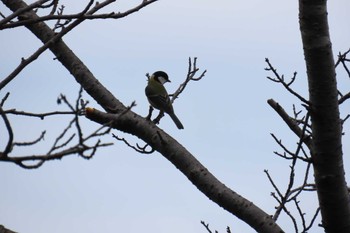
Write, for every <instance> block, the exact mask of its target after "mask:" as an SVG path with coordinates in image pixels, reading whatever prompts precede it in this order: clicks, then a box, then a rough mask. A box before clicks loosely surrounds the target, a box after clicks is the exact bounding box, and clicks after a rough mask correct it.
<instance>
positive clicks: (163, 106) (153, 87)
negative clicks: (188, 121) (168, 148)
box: [145, 71, 184, 129]
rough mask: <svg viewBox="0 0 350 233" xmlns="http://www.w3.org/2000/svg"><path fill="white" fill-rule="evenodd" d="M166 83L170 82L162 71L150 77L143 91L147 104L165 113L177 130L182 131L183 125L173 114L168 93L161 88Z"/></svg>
mask: <svg viewBox="0 0 350 233" xmlns="http://www.w3.org/2000/svg"><path fill="white" fill-rule="evenodd" d="M166 82H170V80H169V77H168V75H167V73H165V72H164V71H156V72H154V73H153V74H152V75H151V77H150V78H149V79H148V85H147V87H146V89H145V92H146V96H147V99H148V102H149V103H150V104H151V105H152V107H154V108H156V109H159V110H160V111H161V112H166V113H167V114H168V115H169V116H170V117H171V119H172V120H173V121H174V123H175V124H176V126H177V128H178V129H183V128H184V127H183V125H182V124H181V122H180V120H179V118H177V116H176V115H175V113H174V108H173V105H172V104H171V101H170V98H169V95H168V92H167V91H166V89H165V87H164V86H163V84H164V83H166Z"/></svg>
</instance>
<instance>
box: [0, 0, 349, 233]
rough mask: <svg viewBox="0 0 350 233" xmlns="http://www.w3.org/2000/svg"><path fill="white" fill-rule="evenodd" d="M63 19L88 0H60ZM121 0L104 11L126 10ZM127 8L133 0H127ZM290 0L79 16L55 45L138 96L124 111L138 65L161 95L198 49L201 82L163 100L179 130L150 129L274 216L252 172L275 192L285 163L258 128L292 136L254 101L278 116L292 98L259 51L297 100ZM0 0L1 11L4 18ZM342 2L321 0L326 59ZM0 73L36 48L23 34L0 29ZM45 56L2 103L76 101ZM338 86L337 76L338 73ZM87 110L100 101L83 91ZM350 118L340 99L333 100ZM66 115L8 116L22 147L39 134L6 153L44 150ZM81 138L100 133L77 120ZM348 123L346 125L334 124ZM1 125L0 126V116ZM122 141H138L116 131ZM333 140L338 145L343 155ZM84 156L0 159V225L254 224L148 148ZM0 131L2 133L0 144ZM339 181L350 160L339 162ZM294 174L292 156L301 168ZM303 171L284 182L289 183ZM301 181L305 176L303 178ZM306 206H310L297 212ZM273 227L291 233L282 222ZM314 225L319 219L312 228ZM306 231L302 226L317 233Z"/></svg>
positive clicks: (142, 104)
mask: <svg viewBox="0 0 350 233" xmlns="http://www.w3.org/2000/svg"><path fill="white" fill-rule="evenodd" d="M61 2H62V3H64V4H65V6H66V10H67V13H68V12H69V13H73V12H76V10H77V9H83V4H84V3H85V2H87V1H82V0H81V1H74V3H71V2H72V1H67V0H66V1H61ZM125 2H126V1H121V3H120V5H118V4H116V5H114V6H115V7H114V8H113V11H116V12H117V11H122V10H123V9H127V5H126V4H125ZM133 2H137V1H133ZM297 4H298V1H278V0H268V1H259V0H253V1H228V0H220V1H215V2H214V1H203V0H202V1H200V0H193V1H188V0H178V1H166V0H160V1H158V2H156V3H154V4H151V5H150V6H148V7H146V8H145V9H143V10H141V11H139V12H137V13H135V14H133V15H131V16H129V17H127V18H123V19H120V20H97V21H87V22H84V23H83V24H82V25H80V26H79V27H78V28H76V29H75V30H74V31H72V32H71V33H70V34H68V35H67V36H66V37H64V41H65V42H66V43H67V45H68V46H69V47H70V48H71V49H72V50H73V51H74V52H75V53H76V54H77V55H78V56H79V57H80V59H81V60H82V61H83V62H84V63H85V64H86V65H87V66H88V67H89V69H90V70H91V71H92V73H93V74H94V75H95V77H96V78H98V79H99V81H100V82H101V83H102V84H103V85H105V86H106V87H108V89H109V90H110V91H111V92H112V93H114V95H115V96H116V97H117V98H118V99H119V100H121V101H122V102H123V103H124V104H125V105H129V104H130V103H131V102H132V101H134V100H135V101H136V103H137V106H136V107H135V108H133V111H135V112H136V113H138V114H140V115H142V116H146V115H147V113H148V102H147V99H146V97H145V95H144V88H145V85H146V77H145V74H146V73H152V72H154V71H156V70H164V71H166V72H167V73H168V74H169V77H170V79H171V81H172V82H171V83H169V84H167V85H166V88H167V89H168V91H169V92H170V93H171V92H173V91H174V90H175V89H176V88H177V87H178V85H179V84H180V83H181V82H182V81H183V80H184V78H185V75H186V72H187V68H188V67H187V64H188V57H194V56H196V57H198V63H197V66H198V67H199V68H200V69H201V70H204V69H207V74H206V76H205V77H204V79H203V80H201V81H200V82H193V83H190V85H189V86H188V88H187V89H186V90H185V92H184V93H183V94H182V95H181V96H180V98H179V99H177V100H176V101H175V103H174V108H175V112H176V114H177V116H178V117H179V118H180V119H181V121H182V123H183V124H184V126H185V129H184V130H181V131H180V130H178V129H177V128H176V126H175V125H174V124H173V122H172V121H171V120H170V118H169V117H168V116H165V118H163V119H162V121H161V124H160V127H161V128H162V129H164V130H165V131H166V132H168V133H169V134H170V135H172V136H173V137H174V138H175V139H177V140H178V141H179V142H180V143H181V144H182V145H184V146H185V147H186V148H187V149H188V150H189V151H190V152H191V153H192V154H193V155H194V156H195V157H196V158H197V159H198V160H199V161H200V162H201V163H203V164H204V165H205V166H206V167H207V168H208V169H209V170H210V171H211V172H212V173H213V174H214V175H215V176H216V177H217V178H218V179H220V180H221V181H222V182H223V183H225V184H226V185H227V186H229V187H230V188H231V189H233V190H234V191H236V192H238V193H239V194H240V195H242V196H244V197H246V198H247V199H249V200H250V201H252V202H254V203H255V204H256V205H258V206H259V207H260V208H262V209H263V210H264V211H265V212H267V213H269V214H273V213H274V206H275V205H276V202H275V201H274V200H273V198H272V197H271V196H270V193H271V192H272V191H274V190H273V188H272V186H271V185H270V183H269V182H268V179H267V177H266V176H265V174H264V172H263V170H264V169H268V170H269V172H270V174H271V175H272V176H273V177H274V178H275V180H276V183H277V184H278V185H279V186H280V188H281V189H282V190H283V191H284V190H285V188H286V185H287V179H288V177H289V163H288V162H287V161H284V160H282V159H280V158H278V157H277V156H275V155H274V154H273V151H280V152H281V149H280V148H279V147H278V145H276V144H275V143H274V141H273V139H272V138H271V136H270V133H275V135H276V136H277V137H279V138H281V139H282V140H283V142H284V143H285V144H286V145H287V146H289V148H290V149H291V150H295V148H296V142H297V139H296V137H295V136H294V135H293V133H292V132H290V131H289V130H288V127H287V126H286V125H285V124H284V123H283V121H282V120H281V119H280V118H279V117H278V116H277V114H276V113H275V112H274V111H273V110H272V109H271V108H270V107H269V106H268V104H267V103H266V101H267V99H269V98H273V99H275V100H276V101H277V102H279V103H280V104H281V105H282V106H283V107H284V108H285V109H286V111H288V112H289V113H292V104H293V103H295V104H296V107H297V108H298V109H300V110H301V109H302V107H301V106H300V103H299V102H298V100H297V99H296V98H294V97H293V96H291V95H290V94H289V93H288V92H287V91H285V90H284V89H283V88H282V87H281V86H279V85H278V84H276V83H272V82H271V81H269V80H267V79H266V76H267V75H272V74H270V73H268V72H266V71H265V70H264V68H265V67H266V64H265V62H264V59H265V57H268V58H269V59H270V61H271V62H272V64H273V65H274V66H275V68H277V70H278V71H279V72H280V73H281V74H284V75H285V77H291V76H292V74H293V72H294V71H297V72H298V76H297V81H296V83H295V84H294V85H293V87H294V88H295V90H296V91H297V92H299V93H300V94H302V95H304V96H305V97H306V98H308V94H307V87H306V86H305V84H306V75H305V64H304V58H303V51H302V44H301V37H300V32H299V25H298V5H297ZM4 8H5V7H4V6H3V5H2V4H0V11H1V12H2V13H7V12H8V11H7V10H4ZM349 8H350V2H349V1H347V0H338V1H329V23H330V31H331V39H332V43H333V51H334V54H335V55H337V54H338V52H339V51H342V52H344V51H346V50H347V49H349V47H350V44H349V41H350V40H349V39H350V29H349V25H348V22H349V16H348V9H349ZM0 33H1V34H0V41H1V42H2V43H0V51H2V52H1V53H0V60H1V61H2V62H1V64H0V75H1V79H3V78H4V77H6V76H7V75H8V74H9V73H10V72H11V71H12V70H13V69H14V68H15V67H16V66H17V65H18V64H19V62H20V59H21V57H28V56H29V55H31V54H32V53H33V52H34V51H36V49H37V48H38V47H39V46H40V42H39V41H38V39H37V38H35V37H34V36H33V35H32V34H31V33H30V32H28V31H27V30H26V29H15V30H3V31H1V32H0ZM53 58H54V56H53V55H52V53H51V52H45V53H44V54H43V55H42V56H41V57H40V58H39V59H38V60H36V61H35V62H33V63H32V64H30V65H29V66H28V67H27V68H26V69H25V70H24V71H23V72H21V73H20V75H19V76H18V77H17V78H16V79H15V80H14V81H13V82H11V83H10V84H9V85H8V86H7V87H6V88H5V89H4V90H3V91H2V92H0V99H2V98H3V97H4V95H5V94H6V92H10V93H11V95H10V97H9V99H8V101H7V102H6V104H5V106H4V109H10V108H16V109H17V110H23V111H32V112H37V113H39V112H49V111H54V110H62V111H63V110H67V108H66V107H65V106H63V105H59V106H57V104H56V99H57V96H59V94H60V93H63V94H65V95H66V96H67V97H68V98H70V99H71V100H72V101H74V100H75V98H76V96H77V94H78V90H79V86H78V84H77V83H76V82H75V80H74V79H73V77H72V76H71V75H70V74H69V72H67V70H65V69H64V68H63V67H62V65H61V64H60V63H59V62H57V61H56V60H53ZM338 78H339V84H340V85H341V86H340V89H342V90H348V88H347V87H348V86H349V80H348V79H347V78H346V76H344V75H343V73H342V72H339V73H338ZM85 99H87V100H90V105H89V106H90V107H94V108H97V109H101V107H99V106H98V105H97V104H96V103H95V102H94V101H93V100H92V98H91V97H89V96H87V95H86V94H85ZM341 111H342V112H341V113H342V116H345V115H346V114H348V113H349V104H345V105H344V106H342V108H341ZM69 119H70V118H65V117H64V118H63V117H59V118H56V117H51V118H47V119H46V120H45V121H41V120H39V119H27V118H24V117H13V116H12V117H10V120H11V123H12V125H13V129H14V132H15V141H29V140H32V139H34V138H36V137H37V136H38V135H40V133H41V132H42V131H43V130H47V134H46V136H45V140H44V141H43V142H41V143H40V144H38V145H36V146H34V147H26V148H20V149H17V150H15V151H14V153H16V154H18V155H30V154H35V153H45V152H46V151H47V150H48V148H50V146H51V145H52V143H53V140H54V139H55V138H56V137H57V135H58V134H59V133H60V132H61V131H62V130H63V129H64V127H65V126H66V124H67V121H68V120H69ZM81 121H82V122H83V125H84V127H85V130H86V132H89V131H92V130H94V129H95V128H96V127H98V126H97V125H96V124H95V123H92V122H90V121H89V120H87V119H85V118H81ZM345 127H346V128H348V127H349V124H346V125H345ZM0 130H1V131H2V132H5V131H4V130H5V128H4V124H3V122H2V121H1V123H0ZM113 133H114V134H117V135H120V136H125V137H126V138H127V139H129V140H130V141H131V142H139V141H138V140H136V139H135V138H133V137H131V136H130V135H124V134H121V133H119V132H118V131H116V130H115V131H113ZM348 140H349V137H348V136H347V135H345V136H344V153H345V154H346V155H347V154H348V153H349V149H350V148H349V143H346V142H347V141H348ZM104 141H105V142H114V143H115V144H114V145H113V146H111V147H109V148H105V149H101V150H100V151H98V153H97V154H96V155H95V157H94V158H93V159H91V160H84V159H82V158H79V157H78V156H76V155H73V156H70V157H66V158H64V159H62V160H60V161H52V162H47V163H45V164H44V165H43V166H42V167H40V168H39V169H36V170H24V169H22V168H20V167H18V166H16V165H13V164H9V163H0V176H1V177H2V185H1V187H2V188H1V189H2V191H1V193H2V194H1V198H0V224H3V225H4V226H6V227H8V228H9V229H12V230H14V231H17V232H21V233H47V232H50V233H58V232H67V233H76V232H84V233H93V232H105V233H109V232H110V233H112V232H125V233H136V232H157V233H163V232H164V233H173V232H191V233H203V232H206V230H205V229H204V227H203V226H202V225H201V224H200V221H201V220H204V221H205V222H207V223H209V224H210V227H211V229H212V230H213V231H214V230H218V231H219V232H220V233H222V232H225V229H226V226H230V227H231V230H232V232H246V233H249V232H254V230H253V229H251V228H250V227H249V226H248V225H246V224H245V223H243V222H241V221H240V220H239V219H237V218H236V217H235V216H232V215H231V214H230V213H228V212H226V211H225V210H223V209H222V208H220V207H219V206H217V205H216V204H215V203H213V202H212V201H210V200H209V199H208V198H207V197H205V196H204V195H203V194H202V193H201V192H199V191H198V190H197V189H196V187H194V186H193V185H192V184H191V183H190V182H189V181H188V180H187V178H186V177H185V176H184V175H182V174H181V173H180V172H179V171H178V170H177V169H176V168H175V167H174V166H173V165H172V164H171V163H170V162H169V161H167V160H166V159H165V158H164V157H162V156H161V155H160V154H159V153H153V154H151V155H142V154H138V153H136V152H135V151H133V150H132V149H130V148H128V147H126V146H125V145H124V144H123V143H121V142H118V141H115V140H114V139H113V138H112V136H108V137H105V138H104ZM6 142H7V134H6V133H2V134H1V140H0V146H1V148H2V149H1V150H3V148H4V146H5V145H6ZM344 160H345V162H344V164H345V167H346V169H347V170H346V171H347V179H348V181H349V179H350V176H349V164H350V161H349V156H344ZM299 165H300V166H298V168H300V170H302V169H303V164H302V163H299ZM302 178H303V177H302V176H297V178H296V181H297V182H299V183H300V182H301V180H302ZM310 178H311V179H312V176H311V177H310ZM316 203H317V200H316V196H315V194H305V196H303V199H302V200H301V205H302V206H303V207H304V208H305V211H307V216H306V218H307V219H308V220H309V219H310V218H311V216H312V214H313V210H314V209H315V207H316ZM309 210H310V211H309ZM278 223H279V224H280V226H281V227H282V228H283V229H284V230H285V231H286V232H292V231H293V227H292V224H291V221H290V219H288V218H286V217H285V215H283V214H282V215H281V217H280V219H279V221H278ZM317 223H318V222H317ZM320 231H321V230H320V229H319V228H318V227H317V226H316V227H314V228H313V230H312V231H310V233H313V232H320Z"/></svg>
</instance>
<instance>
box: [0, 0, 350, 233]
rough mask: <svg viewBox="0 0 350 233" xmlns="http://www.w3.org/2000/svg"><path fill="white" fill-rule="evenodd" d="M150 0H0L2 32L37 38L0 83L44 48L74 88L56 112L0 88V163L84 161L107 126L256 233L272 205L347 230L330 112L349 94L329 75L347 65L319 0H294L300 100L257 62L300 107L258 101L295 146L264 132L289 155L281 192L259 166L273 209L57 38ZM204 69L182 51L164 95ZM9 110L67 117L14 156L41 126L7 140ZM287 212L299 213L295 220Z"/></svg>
mask: <svg viewBox="0 0 350 233" xmlns="http://www.w3.org/2000/svg"><path fill="white" fill-rule="evenodd" d="M154 2H156V0H143V1H140V3H139V4H138V5H136V6H134V7H133V8H131V9H129V10H126V11H125V12H103V13H100V12H101V11H103V10H104V9H106V8H105V7H106V6H109V7H110V6H112V5H113V4H115V0H105V1H101V2H95V1H94V0H90V1H89V2H88V3H87V4H86V5H85V6H83V7H82V10H81V11H80V12H78V13H76V14H65V11H64V7H63V6H61V5H60V4H59V0H39V1H36V2H34V3H32V4H30V5H27V4H26V3H25V2H24V1H22V0H2V3H3V4H4V5H6V6H7V7H8V9H10V10H11V11H12V12H13V13H12V14H8V15H6V14H4V13H2V12H1V16H2V18H3V19H2V20H1V21H0V29H1V30H11V29H14V28H17V27H25V28H27V29H28V30H29V31H31V32H32V33H33V34H34V35H35V36H36V37H37V38H38V39H39V40H41V42H42V44H43V45H42V46H41V47H40V48H38V49H37V50H36V52H34V53H33V54H32V55H31V56H29V57H28V58H23V59H22V60H21V62H20V63H19V64H18V66H17V67H16V68H15V69H14V70H13V72H11V73H10V74H9V75H8V76H7V77H5V78H2V80H1V81H0V90H2V89H3V88H4V87H5V86H6V85H7V84H8V83H10V82H12V81H13V80H14V79H15V78H16V77H17V75H18V74H19V73H20V72H21V71H22V70H23V69H25V68H26V66H27V65H28V64H30V63H31V62H32V61H34V60H36V59H37V58H38V57H39V56H40V55H41V54H42V53H43V52H44V51H46V50H50V51H51V52H52V53H53V54H54V56H55V58H56V59H57V60H58V61H59V62H60V63H61V64H62V65H63V66H64V67H65V68H66V69H67V70H68V71H69V72H70V73H71V74H72V78H74V79H75V81H76V82H77V83H79V84H80V85H81V87H82V88H81V90H80V91H79V94H78V97H77V99H76V100H74V101H71V100H68V99H67V98H66V97H65V96H64V95H61V96H60V97H59V99H58V101H59V102H61V103H62V104H65V105H66V106H67V108H68V109H69V111H66V112H61V111H55V112H46V113H32V112H25V111H20V110H16V109H6V108H5V106H6V100H7V98H9V95H10V93H8V94H5V95H4V97H3V98H2V100H1V103H0V115H1V117H2V121H3V123H4V125H5V127H6V129H7V135H8V138H7V144H6V146H5V148H4V149H3V150H2V151H1V152H0V161H3V162H12V163H15V164H17V165H19V166H21V167H23V168H38V167H40V166H41V165H42V164H43V163H44V162H46V161H48V160H54V159H61V158H62V157H64V156H68V155H72V154H78V155H80V156H81V157H83V158H87V159H88V158H91V157H92V156H93V155H94V154H95V153H96V151H97V150H98V149H99V148H101V147H105V146H110V145H111V143H109V142H102V141H101V140H100V137H101V136H103V135H105V134H109V133H110V130H111V129H117V130H119V131H122V132H124V133H127V134H131V135H133V136H135V137H137V138H139V139H141V140H142V141H143V142H144V145H138V144H137V145H132V144H131V143H129V142H128V141H127V140H126V139H124V138H120V137H118V136H116V135H115V136H114V137H115V138H116V139H117V140H121V141H123V142H124V143H126V144H127V145H128V146H129V147H131V148H133V149H135V150H136V151H138V152H140V153H152V152H154V151H158V152H159V153H161V154H162V155H163V156H164V157H165V158H166V159H168V160H169V161H170V162H171V163H173V164H174V165H175V167H177V168H178V169H179V170H180V171H181V172H182V173H183V174H184V175H185V176H186V177H187V178H188V179H189V180H190V181H191V182H192V183H193V185H195V186H196V187H197V188H198V189H199V190H200V191H201V192H202V193H204V194H205V195H206V196H207V197H208V198H210V199H211V200H212V201H214V202H215V203H217V204H218V205H219V206H221V207H223V208H224V209H225V210H227V211H228V212H230V213H232V214H233V215H235V216H237V217H238V218H240V219H241V220H242V221H244V222H246V223H247V224H248V225H250V226H251V227H252V228H254V229H255V230H256V231H257V232H269V233H273V232H276V233H277V232H279V233H280V232H283V230H282V229H281V228H280V226H278V224H277V223H276V221H277V219H278V216H279V215H280V213H281V212H284V213H286V214H287V215H288V216H290V218H291V220H292V222H293V225H294V228H295V231H296V232H306V231H308V230H309V229H310V227H311V226H313V224H314V222H315V219H316V217H317V215H318V213H319V212H320V213H321V218H322V223H321V225H322V227H323V228H324V230H325V232H350V204H349V203H350V202H349V192H348V189H347V185H346V182H345V176H344V167H343V161H342V156H343V155H342V144H341V137H342V124H343V123H344V122H345V120H346V119H347V118H345V119H340V116H339V105H340V104H342V103H343V102H345V101H346V100H347V99H348V98H349V97H350V93H347V94H345V95H343V94H341V93H340V92H339V91H338V89H337V85H336V84H337V82H336V75H335V67H336V66H338V65H339V64H342V65H343V68H344V69H345V70H346V72H347V73H348V75H349V74H350V72H349V70H348V68H347V62H349V59H348V58H347V55H348V53H349V51H347V52H346V53H344V54H340V55H339V59H338V62H337V63H336V64H335V62H334V60H333V51H332V47H331V41H330V37H329V30H328V23H327V8H326V1H321V0H315V1H305V0H300V1H299V17H300V18H299V21H300V31H301V35H302V42H303V47H304V54H305V61H306V66H307V76H308V81H309V82H308V83H309V97H308V98H305V97H302V96H301V95H299V94H298V93H297V92H296V91H295V90H293V89H292V87H291V85H292V84H293V81H294V80H295V78H296V73H295V74H294V75H293V76H292V78H291V81H286V79H285V78H284V76H283V75H280V74H279V73H278V72H277V70H276V69H275V68H274V67H273V65H272V64H271V63H270V61H269V60H268V59H266V63H267V68H266V70H267V71H269V72H272V74H273V76H272V77H269V79H270V80H272V81H274V82H277V83H279V84H282V86H283V87H284V88H286V90H287V91H289V92H290V93H291V94H292V95H294V96H295V97H296V98H297V99H298V101H300V102H301V106H302V107H303V109H302V112H301V111H298V110H297V108H296V107H295V108H294V112H293V116H289V115H288V113H287V112H286V111H285V110H284V109H283V108H282V106H280V105H279V104H278V103H277V102H276V101H274V100H272V99H270V100H268V103H269V105H270V106H271V107H272V108H273V109H274V110H275V111H276V112H277V113H278V114H279V115H280V116H281V118H282V119H283V120H284V121H285V122H286V124H287V125H288V127H289V128H290V129H291V130H292V132H293V133H294V134H296V135H297V136H298V138H299V141H298V142H297V146H296V148H295V150H290V149H288V148H287V147H286V146H285V145H284V144H283V143H282V141H281V140H280V139H278V138H277V137H276V136H275V135H274V134H273V135H272V136H273V138H274V139H275V140H276V142H277V144H278V145H279V146H280V147H281V148H282V150H283V152H282V153H281V152H275V153H276V155H278V156H279V157H282V158H283V159H287V160H290V161H291V166H290V179H289V182H288V185H287V188H286V190H285V191H282V190H281V188H280V187H277V185H276V184H275V183H274V180H273V177H272V176H271V175H270V173H269V172H268V171H267V170H266V171H265V173H266V175H267V177H268V179H269V180H270V182H271V184H272V186H273V188H274V192H273V193H272V196H273V198H275V200H276V201H277V202H278V205H277V207H276V212H275V213H274V214H273V216H271V215H270V214H268V213H265V212H264V211H263V210H262V209H260V208H259V207H258V206H256V205H254V204H253V203H252V202H251V201H249V200H247V199H245V198H244V197H242V196H241V195H239V194H238V193H236V192H235V191H234V190H231V189H230V188H228V187H226V186H225V184H223V183H222V182H220V181H219V180H218V179H217V178H216V177H215V176H214V175H213V174H211V173H210V171H208V169H207V168H205V167H204V166H203V165H202V164H201V163H200V162H199V161H198V160H197V159H196V158H195V157H194V156H193V155H192V154H191V153H190V152H189V151H188V150H187V149H186V148H184V147H183V146H182V145H181V144H180V143H179V142H177V141H176V140H175V139H174V138H172V137H171V136H170V135H169V134H167V133H166V132H165V131H163V130H161V129H160V128H158V127H157V126H156V124H155V123H157V122H159V120H160V119H161V117H162V116H158V117H157V118H156V119H155V120H154V122H152V121H149V120H148V119H147V118H144V117H141V116H139V115H138V114H136V113H135V112H133V109H132V108H133V106H134V105H135V103H132V104H130V105H129V106H125V105H124V104H123V103H121V102H120V101H119V100H118V98H117V97H115V96H113V94H112V93H111V92H110V91H109V90H108V89H107V88H106V87H104V86H103V85H102V84H101V83H100V82H99V81H98V80H97V79H96V77H95V76H94V75H93V74H92V72H91V71H90V70H89V68H88V67H87V66H86V65H85V64H84V63H83V62H82V61H81V60H80V59H79V58H78V57H77V56H76V54H74V53H73V52H72V50H71V49H70V48H69V47H68V45H67V44H66V43H65V42H64V40H63V38H64V36H65V35H67V33H69V32H70V31H72V30H73V29H74V28H76V27H77V26H78V25H80V24H81V23H83V22H84V21H86V20H94V19H119V18H123V17H126V16H128V15H130V14H133V13H135V12H137V11H139V10H141V9H143V8H144V7H146V6H148V5H150V4H152V3H154ZM109 9H110V8H109ZM42 11H45V12H47V14H44V15H43V14H41V12H42ZM49 25H51V27H50V26H49ZM204 75H205V71H199V68H197V60H196V59H190V60H189V67H188V74H187V77H186V78H185V81H184V82H183V84H182V85H181V86H180V87H179V89H178V90H177V91H176V92H175V93H174V95H173V100H175V99H176V98H177V97H178V96H179V95H180V94H181V93H182V91H184V89H185V88H186V86H187V84H188V83H189V82H190V81H198V80H200V79H201V78H203V77H204ZM349 76H350V75H349ZM83 90H84V91H85V92H86V93H87V94H88V95H89V96H90V97H92V98H93V99H94V100H95V101H96V102H97V103H98V104H99V105H100V107H102V108H103V109H104V110H103V111H99V110H97V109H94V108H91V107H87V101H85V100H84V99H83V98H82V92H83ZM10 114H14V115H22V116H27V117H39V118H42V119H44V118H47V117H55V116H57V117H60V116H62V115H63V114H65V115H71V116H72V119H71V121H69V122H68V123H67V127H66V128H64V129H63V130H62V132H61V134H59V135H58V136H57V138H56V140H54V142H53V143H52V147H51V149H50V150H49V151H48V152H47V153H45V154H33V155H26V156H16V155H14V154H12V151H13V148H14V147H19V146H31V145H34V144H36V143H38V142H39V141H40V140H42V139H43V138H44V135H45V132H42V133H41V135H39V136H38V137H37V138H34V139H33V140H32V141H28V142H15V141H14V133H13V130H12V125H11V122H10V120H9V118H8V116H9V115H10ZM82 117H86V118H87V119H90V120H91V121H94V122H96V123H97V124H98V125H99V126H98V127H97V128H96V130H95V131H94V132H92V133H91V134H88V135H85V133H84V131H83V129H82V127H81V124H80V121H81V120H82V119H83V118H82ZM299 161H301V162H303V163H305V164H306V166H305V167H306V169H305V174H303V175H304V182H303V183H302V184H300V185H296V184H295V182H294V176H295V166H296V165H297V162H299ZM311 167H312V168H313V171H314V177H315V181H314V182H313V181H311V182H310V181H309V175H310V168H311ZM307 191H316V192H317V195H318V199H319V203H320V205H319V209H317V210H315V213H314V215H313V216H314V217H313V218H312V219H311V220H310V221H309V222H306V220H305V218H304V212H303V210H302V209H301V207H300V205H299V201H298V197H299V196H300V195H301V194H302V193H303V192H307ZM291 204H292V205H294V206H295V207H296V209H297V214H295V213H292V212H291V211H290V207H289V206H290V205H291ZM297 218H299V219H300V221H301V228H300V224H299V223H298V220H297ZM202 225H203V226H205V227H206V229H207V230H208V231H209V232H210V229H209V225H208V224H205V223H204V222H202ZM227 232H230V228H227Z"/></svg>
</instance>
